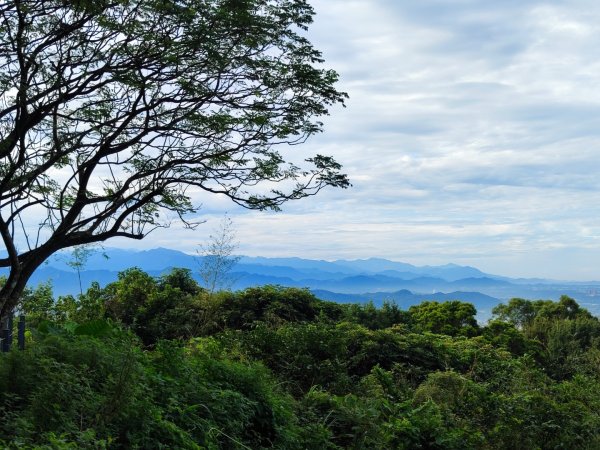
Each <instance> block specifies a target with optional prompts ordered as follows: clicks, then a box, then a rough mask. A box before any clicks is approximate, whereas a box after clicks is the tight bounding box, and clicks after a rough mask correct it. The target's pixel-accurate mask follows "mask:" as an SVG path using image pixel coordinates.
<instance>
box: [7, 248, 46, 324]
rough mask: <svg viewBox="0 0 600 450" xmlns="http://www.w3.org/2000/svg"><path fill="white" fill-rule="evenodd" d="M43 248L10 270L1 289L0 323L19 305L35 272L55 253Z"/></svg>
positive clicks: (30, 254) (22, 259) (20, 260)
mask: <svg viewBox="0 0 600 450" xmlns="http://www.w3.org/2000/svg"><path fill="white" fill-rule="evenodd" d="M41 250H42V248H40V249H37V250H36V251H34V252H32V253H29V254H27V256H26V257H23V258H19V265H18V266H14V265H13V267H11V268H10V273H9V275H8V279H7V280H6V283H5V284H4V286H2V288H1V289H0V321H2V320H3V319H4V318H6V317H7V316H8V315H10V313H11V312H12V311H13V310H14V309H15V307H16V306H17V305H18V303H19V300H20V299H21V296H22V294H23V291H24V290H25V287H26V286H27V283H28V282H29V279H30V278H31V275H33V272H35V270H36V269H37V268H38V267H39V266H40V265H41V264H42V263H43V262H44V261H45V260H46V258H47V257H48V256H50V255H51V254H52V253H53V252H52V251H49V250H46V249H44V250H46V251H41Z"/></svg>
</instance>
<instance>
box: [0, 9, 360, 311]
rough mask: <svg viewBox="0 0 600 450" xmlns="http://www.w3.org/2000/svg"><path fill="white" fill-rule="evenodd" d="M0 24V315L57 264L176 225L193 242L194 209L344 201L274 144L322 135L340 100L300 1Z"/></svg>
mask: <svg viewBox="0 0 600 450" xmlns="http://www.w3.org/2000/svg"><path fill="white" fill-rule="evenodd" d="M0 12H1V14H0V36H1V39H0V68H1V69H0V208H1V213H0V236H1V238H2V242H3V245H4V247H5V249H6V252H7V254H8V256H7V257H5V258H3V259H0V266H4V267H10V269H11V272H10V275H9V277H8V282H7V283H6V284H5V285H4V288H3V290H2V291H1V292H0V315H1V314H4V313H5V312H6V311H7V310H9V309H10V308H12V307H13V306H14V304H15V302H16V299H17V297H18V296H19V294H20V293H21V291H22V290H23V288H24V286H25V284H26V282H27V280H28V278H29V276H30V275H31V273H32V272H33V271H34V270H35V269H36V268H37V267H38V266H39V264H41V263H42V262H43V261H44V260H45V259H46V258H47V257H48V256H50V255H51V254H52V253H54V252H56V251H57V250H59V249H61V248H66V247H71V246H75V245H82V244H89V243H93V242H100V241H104V240H106V239H108V238H111V237H114V236H121V237H128V238H134V239H141V238H142V237H144V236H145V235H146V234H147V233H148V232H150V231H151V230H152V229H154V228H156V227H159V226H165V225H167V224H168V221H169V220H170V219H172V218H179V219H181V220H183V221H184V223H186V224H187V225H188V226H190V227H193V226H194V223H193V222H191V221H188V220H187V219H186V218H185V217H189V214H192V213H195V212H196V211H197V205H196V204H194V202H193V195H195V194H196V193H201V192H208V193H212V194H221V195H224V196H226V197H228V198H230V199H231V200H232V201H233V202H235V203H237V204H239V205H242V206H244V207H247V208H254V209H278V208H279V207H280V205H281V204H282V203H284V202H286V201H288V200H293V199H299V198H302V197H306V196H309V195H314V194H316V193H317V192H318V191H319V190H321V189H322V188H324V187H326V186H337V187H347V186H348V185H349V184H348V180H347V178H346V177H345V175H343V174H341V173H340V172H339V170H340V165H339V164H337V163H336V161H334V160H333V159H332V158H331V157H327V156H321V155H316V156H313V157H311V158H308V159H306V160H305V161H304V165H305V166H306V167H305V168H301V167H299V166H298V165H295V164H293V163H289V164H288V163H286V159H290V158H289V157H291V158H292V159H293V154H292V153H291V151H290V148H288V147H284V144H286V145H287V144H297V143H301V142H303V141H304V140H306V139H307V138H308V137H309V136H311V135H313V134H315V133H317V132H319V131H321V128H322V123H321V122H320V121H319V120H318V118H319V117H320V116H323V115H325V114H327V113H328V108H329V107H330V106H332V105H335V104H339V103H342V102H343V99H344V98H345V94H344V93H341V92H339V91H337V90H336V89H335V87H334V84H335V82H336V81H337V74H336V73H335V72H333V71H331V70H326V69H324V68H322V67H321V66H320V64H321V63H322V62H323V61H322V58H321V54H320V53H319V52H318V51H317V50H316V49H314V48H313V46H312V45H311V43H310V42H309V41H308V40H307V39H306V37H305V36H304V31H305V30H306V29H307V27H308V25H309V24H310V22H311V21H312V16H313V10H312V8H311V7H310V6H309V5H308V4H307V3H306V1H305V0H169V1H165V0H114V1H108V0H96V1H93V2H92V1H84V0H79V1H72V2H65V1H62V0H26V1H17V0H13V1H5V2H2V3H0ZM284 149H285V158H284V155H283V151H284ZM300 159H302V158H300ZM263 185H264V186H265V187H264V188H263V187H262V186H263ZM38 224H39V227H38ZM32 227H33V232H32ZM36 227H38V229H37V231H35V228H36Z"/></svg>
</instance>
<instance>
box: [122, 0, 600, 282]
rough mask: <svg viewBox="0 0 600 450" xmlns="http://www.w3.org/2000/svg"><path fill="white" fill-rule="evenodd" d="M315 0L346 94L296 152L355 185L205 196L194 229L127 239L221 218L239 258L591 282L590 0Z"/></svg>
mask: <svg viewBox="0 0 600 450" xmlns="http://www.w3.org/2000/svg"><path fill="white" fill-rule="evenodd" d="M312 4H313V6H314V8H315V10H316V17H315V22H314V24H313V26H312V27H311V28H310V30H309V32H308V37H309V39H310V40H311V42H313V44H314V45H315V46H316V47H317V48H318V49H320V50H321V51H322V52H323V56H324V58H325V60H326V67H329V68H333V69H335V70H336V71H337V72H338V73H339V74H340V83H339V84H338V88H339V89H340V90H343V91H346V92H347V93H348V94H349V97H350V98H349V100H348V101H347V105H346V108H341V107H340V108H335V109H333V110H332V111H331V116H330V117H327V118H326V119H325V120H324V122H325V132H324V133H323V134H321V135H319V136H315V137H313V138H312V139H311V140H310V141H309V142H307V143H306V144H304V145H303V146H300V147H295V149H294V150H295V151H297V152H300V153H301V156H302V157H308V156H310V155H312V154H315V153H321V154H326V155H333V156H335V158H336V159H337V160H338V161H339V162H340V163H342V164H343V166H344V171H345V172H346V173H347V174H348V175H349V177H350V180H351V182H352V184H353V187H352V188H351V189H348V190H341V189H338V190H329V191H326V192H322V193H321V194H319V195H318V196H316V197H312V198H308V199H305V200H301V201H297V202H292V203H288V204H287V205H285V206H284V211H283V212H280V213H265V212H256V211H246V210H242V209H241V208H238V207H235V206H234V205H232V204H231V203H230V202H227V201H226V200H224V199H221V198H218V197H214V196H212V197H206V198H203V199H202V203H203V209H202V214H203V216H202V217H203V218H204V219H206V223H205V224H204V225H202V226H201V227H199V228H198V229H197V230H196V231H186V230H183V229H182V227H180V226H178V224H177V223H174V224H172V226H171V228H170V229H168V230H158V231H156V232H155V233H153V234H152V235H150V236H149V237H148V238H146V240H144V241H141V242H139V243H135V245H136V246H137V247H138V248H152V247H157V246H163V247H168V248H174V249H178V250H182V251H187V252H193V251H195V249H196V248H197V246H198V244H202V243H203V242H206V240H207V239H208V236H209V235H210V234H211V233H213V232H214V230H215V228H216V227H218V224H219V221H220V220H221V218H222V217H223V215H224V214H225V213H227V214H228V215H229V217H230V218H231V219H232V221H233V223H234V226H235V229H236V231H237V239H238V241H239V249H238V252H239V253H240V254H244V255H250V256H258V255H260V256H273V257H275V256H277V257H283V256H298V257H303V258H311V259H325V260H335V259H357V258H360V259H362V258H370V257H382V258H388V259H392V260H397V261H404V262H409V263H412V264H417V265H426V264H429V265H436V264H446V263H456V264H463V265H471V266H475V267H477V268H479V269H481V270H484V271H486V272H489V273H493V274H498V275H505V276H514V277H543V278H554V279H565V280H600V206H599V201H598V200H599V199H600V176H598V173H599V169H600V158H599V157H598V156H600V3H598V2H595V1H591V0H585V1H584V0H581V1H580V0H569V1H566V0H565V1H552V2H548V1H546V2H544V1H533V0H502V1H491V0H487V1H484V0H478V1H477V0H419V1H397V0H313V1H312ZM117 244H118V245H119V246H123V247H132V246H133V245H132V243H131V242H117ZM110 245H111V246H112V245H113V243H111V244H110Z"/></svg>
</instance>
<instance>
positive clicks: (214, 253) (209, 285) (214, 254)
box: [198, 216, 240, 294]
mask: <svg viewBox="0 0 600 450" xmlns="http://www.w3.org/2000/svg"><path fill="white" fill-rule="evenodd" d="M235 235H236V233H235V229H234V227H233V222H232V221H231V218H230V217H228V216H225V217H224V218H223V220H221V223H220V224H219V227H218V228H217V229H216V230H215V234H211V235H210V236H209V241H208V243H207V244H205V245H201V251H199V252H198V254H199V255H200V257H201V258H202V259H201V260H200V277H201V278H202V282H203V284H204V286H203V287H204V288H205V289H206V290H207V291H208V293H209V294H213V293H214V292H215V291H216V290H224V289H229V288H230V287H231V285H232V284H233V282H234V280H233V279H232V278H231V270H232V269H233V267H234V266H235V265H236V264H237V263H238V261H239V260H240V257H239V256H234V255H233V252H234V251H235V250H236V249H237V247H238V243H237V241H236V238H235Z"/></svg>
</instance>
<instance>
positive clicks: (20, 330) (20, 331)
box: [17, 315, 25, 350]
mask: <svg viewBox="0 0 600 450" xmlns="http://www.w3.org/2000/svg"><path fill="white" fill-rule="evenodd" d="M17 343H18V345H19V350H25V316H23V315H21V316H19V323H18V324H17Z"/></svg>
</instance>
